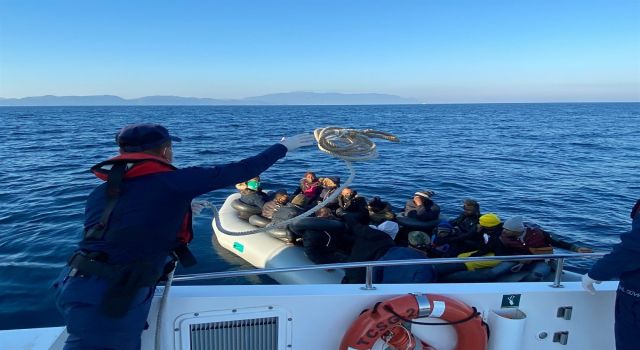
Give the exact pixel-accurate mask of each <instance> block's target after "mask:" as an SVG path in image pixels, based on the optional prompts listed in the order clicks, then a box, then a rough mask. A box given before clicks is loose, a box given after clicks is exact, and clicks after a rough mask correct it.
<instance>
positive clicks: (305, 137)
mask: <svg viewBox="0 0 640 350" xmlns="http://www.w3.org/2000/svg"><path fill="white" fill-rule="evenodd" d="M315 141H316V139H315V138H314V137H313V135H312V134H298V135H293V136H291V137H283V138H282V140H280V143H281V144H282V145H283V146H285V147H287V151H289V152H292V151H295V150H297V149H298V148H300V147H306V146H311V145H313V144H314V143H315Z"/></svg>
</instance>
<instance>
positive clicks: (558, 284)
mask: <svg viewBox="0 0 640 350" xmlns="http://www.w3.org/2000/svg"><path fill="white" fill-rule="evenodd" d="M557 262H558V263H557V266H556V276H555V278H554V279H553V284H552V285H551V287H553V288H564V286H563V285H562V269H563V268H564V258H560V259H558V260H557Z"/></svg>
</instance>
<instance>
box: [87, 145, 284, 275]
mask: <svg viewBox="0 0 640 350" xmlns="http://www.w3.org/2000/svg"><path fill="white" fill-rule="evenodd" d="M286 153H287V149H286V147H285V146H283V145H281V144H276V145H273V146H271V147H269V148H268V149H266V150H265V151H263V152H261V153H259V154H258V155H256V156H254V157H249V158H247V159H244V160H241V161H239V162H234V163H229V164H225V165H218V166H213V167H210V168H204V167H189V168H184V169H177V170H174V171H168V172H162V173H156V174H151V175H145V176H140V177H135V178H131V179H126V178H125V180H124V181H123V183H122V186H121V194H120V198H119V200H118V202H117V205H116V207H115V208H114V210H113V212H112V213H111V217H110V220H109V226H108V227H109V228H108V230H107V234H106V237H105V239H104V240H102V241H87V240H83V241H81V242H80V244H79V248H80V249H83V250H86V251H91V252H104V253H106V254H107V255H108V262H109V263H112V264H127V263H132V262H139V261H146V262H150V263H152V264H158V265H162V264H164V261H165V259H166V258H167V256H168V254H170V252H171V251H173V250H174V249H175V248H176V247H177V245H178V244H179V242H178V240H177V233H178V231H179V230H180V229H181V226H182V225H183V223H184V220H185V214H186V213H187V212H188V211H189V210H190V207H191V200H192V199H193V198H195V197H197V196H199V195H202V194H204V193H207V192H210V191H213V190H216V189H220V188H223V187H227V186H231V185H233V184H236V183H238V182H241V181H244V180H246V179H250V178H253V177H255V176H258V175H259V174H260V173H262V172H263V171H265V170H267V169H268V168H269V167H270V166H271V165H273V164H274V163H275V162H276V161H277V160H278V159H280V158H283V157H284V156H285V155H286ZM105 203H106V183H105V184H102V185H100V186H98V187H97V188H96V189H95V190H94V191H93V192H91V194H90V195H89V198H88V199H87V204H86V208H85V224H84V225H85V228H89V227H92V226H94V225H95V224H97V223H98V222H99V221H100V217H101V215H102V213H103V210H104V207H105Z"/></svg>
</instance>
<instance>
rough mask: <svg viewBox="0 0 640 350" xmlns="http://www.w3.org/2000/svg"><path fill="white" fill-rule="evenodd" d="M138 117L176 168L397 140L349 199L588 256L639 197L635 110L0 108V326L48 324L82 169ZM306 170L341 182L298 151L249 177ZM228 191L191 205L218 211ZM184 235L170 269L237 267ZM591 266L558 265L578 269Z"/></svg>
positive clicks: (268, 180)
mask: <svg viewBox="0 0 640 350" xmlns="http://www.w3.org/2000/svg"><path fill="white" fill-rule="evenodd" d="M139 122H154V123H161V124H164V125H165V126H167V127H168V128H169V129H170V130H171V131H172V133H174V134H176V135H178V136H180V137H182V138H183V140H184V141H183V142H181V143H178V144H176V145H175V147H174V150H175V164H176V165H177V166H190V165H205V166H206V165H215V164H219V163H225V162H230V161H235V160H239V159H242V158H243V157H246V156H250V155H252V154H254V153H256V152H258V151H260V150H262V149H263V148H265V147H266V146H268V145H270V144H271V143H274V142H276V141H278V140H279V139H280V138H281V137H282V136H284V135H291V134H296V133H299V132H303V131H311V130H312V129H314V128H316V127H322V126H328V125H339V126H345V127H353V128H374V129H379V130H385V131H389V132H392V133H394V134H396V135H398V136H399V137H400V139H401V140H402V142H401V143H400V144H391V143H386V142H384V141H382V142H380V143H379V148H380V158H379V159H377V160H374V161H370V162H366V163H360V164H357V165H356V170H357V172H358V175H357V177H356V180H355V184H354V187H355V188H356V189H357V190H358V191H359V192H360V193H361V194H363V195H365V196H372V195H380V196H381V197H383V199H385V200H389V201H391V203H392V204H393V205H395V206H396V207H401V206H402V205H403V203H404V201H405V200H406V199H408V198H409V197H411V194H412V193H413V192H414V191H415V190H417V189H426V188H428V189H432V190H434V191H436V193H437V196H436V197H435V199H436V201H437V202H438V203H439V204H440V205H441V206H442V208H443V212H444V213H445V214H447V215H449V216H454V215H456V214H457V213H458V212H459V210H460V207H461V201H462V199H463V198H465V197H471V198H475V199H477V200H479V201H480V204H481V208H482V211H483V212H490V211H491V212H496V213H498V214H499V215H500V216H501V217H503V218H508V217H510V216H512V215H524V216H525V218H526V219H528V220H529V221H533V222H537V223H538V224H540V225H542V226H543V227H544V228H546V229H549V230H550V231H552V232H555V233H558V234H560V235H563V236H565V237H567V238H569V239H574V240H578V241H581V242H583V243H584V244H586V245H588V246H591V247H594V248H595V249H598V250H605V249H609V248H610V247H611V245H612V244H614V243H616V242H617V241H618V235H619V234H620V232H622V231H624V230H626V229H628V227H629V217H628V212H629V209H630V207H631V205H632V204H633V202H634V201H635V200H636V199H637V198H639V197H640V181H638V174H639V171H640V157H639V155H640V142H639V141H638V140H640V138H639V132H638V131H639V130H640V104H638V103H594V104H479V105H411V106H326V107H325V106H290V107H289V106H273V107H271V106H268V107H247V106H241V107H218V106H204V107H203V106H198V107H38V108H34V107H5V108H0V125H1V130H2V135H1V136H0V145H1V148H0V164H1V165H0V276H1V278H0V329H7V328H23V327H41V326H52V325H59V324H61V319H60V317H59V316H58V314H57V312H56V310H55V307H54V305H53V300H52V296H51V291H50V289H49V285H50V282H51V281H52V280H53V279H54V277H55V276H56V275H57V273H58V271H59V269H60V268H61V267H62V266H63V264H64V263H65V261H66V259H67V257H68V256H69V254H70V253H71V252H72V251H73V250H74V247H75V245H76V242H77V241H78V239H79V238H80V236H81V233H82V221H83V208H84V201H85V199H86V197H87V195H88V194H89V192H90V191H91V190H92V188H93V187H94V186H96V185H97V184H99V183H100V182H99V181H98V180H97V179H96V178H94V177H93V175H92V174H90V173H89V171H88V169H89V168H90V167H91V166H92V165H93V164H95V163H97V162H99V161H101V160H104V159H105V158H107V157H110V156H113V155H115V154H116V147H115V144H114V135H115V133H116V131H117V130H118V129H120V128H121V127H122V126H123V125H126V124H131V123H139ZM307 170H314V171H316V172H317V173H318V175H320V176H325V175H340V176H342V177H343V178H346V176H347V173H346V169H345V168H344V166H343V164H342V163H341V162H340V161H337V160H334V159H331V158H329V157H328V156H326V155H324V154H322V153H320V152H319V151H318V150H314V149H307V150H304V151H300V152H298V153H295V154H291V155H290V156H288V157H287V158H285V159H284V160H282V161H280V162H278V163H277V164H276V165H275V166H274V167H273V168H272V169H270V170H268V171H267V172H266V173H264V174H263V176H262V178H263V182H264V184H265V187H266V188H282V187H284V188H289V189H291V190H292V189H293V188H294V186H295V184H296V183H297V181H298V179H299V178H300V177H301V176H302V174H303V173H304V172H305V171H307ZM232 191H233V189H231V188H230V189H228V190H221V191H217V192H215V193H210V194H208V195H206V196H204V198H205V199H207V200H210V201H213V202H215V203H218V204H221V203H222V201H223V200H224V198H225V197H226V196H227V195H229V194H230V193H232ZM195 230H196V239H195V240H194V242H193V244H192V248H193V250H194V252H195V254H196V256H197V257H198V259H199V261H200V263H199V264H198V265H197V266H196V267H194V268H191V269H188V270H182V271H179V273H180V272H182V273H197V272H209V271H224V270H235V269H243V268H250V267H249V266H247V265H246V264H244V263H243V261H242V260H240V259H239V258H236V257H235V256H233V255H231V254H229V253H227V252H226V251H224V250H222V249H220V248H219V247H217V246H215V245H212V241H211V234H212V230H211V227H210V213H206V215H201V216H200V217H197V218H196V219H195ZM590 264H591V262H590V261H579V262H572V263H570V265H571V266H572V267H574V268H575V269H578V270H584V269H586V268H587V267H588V266H589V265H590ZM223 282H224V283H238V284H239V283H273V282H272V281H271V280H269V279H268V278H262V279H260V278H253V279H244V280H239V279H230V280H225V281H223ZM217 283H221V282H217Z"/></svg>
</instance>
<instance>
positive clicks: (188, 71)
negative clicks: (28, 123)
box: [0, 0, 640, 103]
mask: <svg viewBox="0 0 640 350" xmlns="http://www.w3.org/2000/svg"><path fill="white" fill-rule="evenodd" d="M288 91H316V92H343V93H362V92H378V93H389V94H396V95H400V96H403V97H413V98H417V99H419V100H421V101H424V102H431V103H447V102H530V101H640V1H638V0H634V1H617V0H616V1H613V0H602V1H591V0H504V1H491V0H467V1H457V0H440V1H433V0H423V1H402V0H395V1H391V0H389V1H375V0H368V1H349V0H340V1H334V0H323V1H320V0H319V1H304V0H286V1H285V0H282V1H278V0H271V1H259V0H256V1H242V0H233V1H204V0H201V1H191V0H183V1H160V0H155V1H133V0H128V1H120V0H116V1H114V0H109V1H107V0H105V1H91V0H76V1H66V0H60V1H47V0H44V1H43V0H40V1H33V0H0V97H24V96H37V95H45V94H52V95H98V94H113V95H119V96H122V97H125V98H132V97H140V96H148V95H179V96H194V97H212V98H241V97H247V96H255V95H261V94H267V93H275V92H288Z"/></svg>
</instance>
